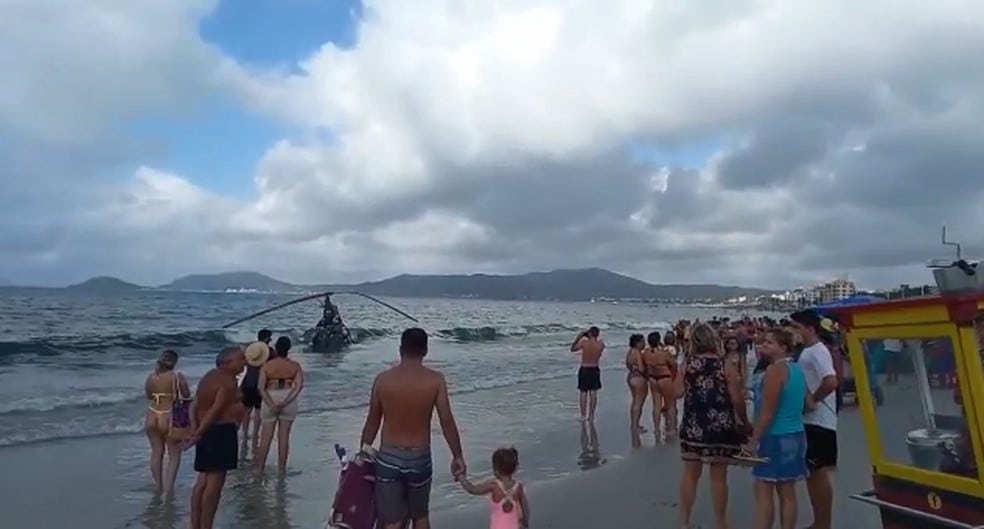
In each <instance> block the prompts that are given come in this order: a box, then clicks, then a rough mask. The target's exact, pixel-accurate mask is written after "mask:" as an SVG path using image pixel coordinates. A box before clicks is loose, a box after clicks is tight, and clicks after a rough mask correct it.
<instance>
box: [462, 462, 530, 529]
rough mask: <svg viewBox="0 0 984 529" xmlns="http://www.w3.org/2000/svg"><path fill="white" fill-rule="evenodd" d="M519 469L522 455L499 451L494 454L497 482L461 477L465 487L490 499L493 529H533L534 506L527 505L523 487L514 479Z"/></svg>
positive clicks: (490, 526) (472, 492)
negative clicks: (476, 481)
mask: <svg viewBox="0 0 984 529" xmlns="http://www.w3.org/2000/svg"><path fill="white" fill-rule="evenodd" d="M518 469H519V452H517V451H516V449H515V448H511V447H510V448H499V449H497V450H496V451H495V452H492V473H493V474H495V479H490V480H487V481H483V482H481V483H472V482H470V481H468V478H467V477H465V476H461V477H460V478H459V481H460V482H461V486H462V487H463V488H464V489H465V491H467V492H468V493H470V494H474V495H476V496H488V497H489V508H490V510H491V516H490V518H489V528H490V529H521V528H526V527H529V524H530V506H529V504H528V503H527V502H526V494H525V492H524V491H523V484H522V483H520V482H518V481H516V480H515V479H513V475H515V474H516V470H518Z"/></svg>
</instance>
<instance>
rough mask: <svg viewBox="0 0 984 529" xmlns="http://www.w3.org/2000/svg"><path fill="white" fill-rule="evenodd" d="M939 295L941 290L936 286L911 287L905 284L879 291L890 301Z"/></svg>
mask: <svg viewBox="0 0 984 529" xmlns="http://www.w3.org/2000/svg"><path fill="white" fill-rule="evenodd" d="M938 293H939V289H938V288H936V285H918V286H910V285H908V284H904V283H903V284H901V285H899V286H898V287H896V288H893V289H889V290H882V291H879V294H881V295H883V296H885V297H886V298H888V299H907V298H918V297H922V296H935V295H936V294H938Z"/></svg>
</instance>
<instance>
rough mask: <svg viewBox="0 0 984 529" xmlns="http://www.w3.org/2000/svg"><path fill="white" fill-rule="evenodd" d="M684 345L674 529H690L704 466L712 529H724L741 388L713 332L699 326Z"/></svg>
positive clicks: (738, 438)
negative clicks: (680, 463) (707, 474)
mask: <svg viewBox="0 0 984 529" xmlns="http://www.w3.org/2000/svg"><path fill="white" fill-rule="evenodd" d="M690 341H691V351H690V354H689V355H687V359H686V360H685V362H684V364H683V366H682V368H683V370H684V375H683V376H684V393H683V421H682V423H681V425H680V452H681V455H682V457H683V474H682V476H681V478H680V527H681V528H688V527H691V525H690V515H691V513H692V512H693V508H694V501H695V500H696V497H697V484H698V482H699V481H700V476H701V473H702V472H703V469H704V465H707V466H709V467H710V468H709V470H710V478H711V503H712V505H713V509H714V524H715V529H729V528H730V525H729V524H728V520H727V508H728V465H729V464H731V463H733V462H734V457H735V456H736V455H738V454H739V453H740V452H741V446H742V443H743V442H744V441H745V437H746V435H745V434H746V432H747V429H748V418H747V417H746V412H745V392H744V386H743V383H742V379H741V375H740V373H739V371H738V367H737V366H736V365H735V364H734V363H733V362H727V361H725V359H724V357H723V356H722V354H721V350H720V348H719V345H718V341H717V336H716V335H715V332H714V329H712V328H711V327H710V326H708V325H706V324H699V325H697V326H696V327H694V328H693V330H692V331H691V338H690Z"/></svg>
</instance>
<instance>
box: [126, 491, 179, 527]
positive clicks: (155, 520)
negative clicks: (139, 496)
mask: <svg viewBox="0 0 984 529" xmlns="http://www.w3.org/2000/svg"><path fill="white" fill-rule="evenodd" d="M178 521H179V519H178V508H177V505H176V504H175V499H174V497H173V496H169V497H166V498H161V497H160V496H156V495H155V496H154V497H153V498H151V500H150V503H148V504H147V507H145V508H144V510H143V512H142V513H140V526H141V527H145V528H147V529H176V528H177V527H178V526H179V525H178ZM129 526H130V524H127V527H129Z"/></svg>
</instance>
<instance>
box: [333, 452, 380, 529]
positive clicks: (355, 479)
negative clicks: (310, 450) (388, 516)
mask: <svg viewBox="0 0 984 529" xmlns="http://www.w3.org/2000/svg"><path fill="white" fill-rule="evenodd" d="M375 481H376V463H375V462H374V461H373V460H372V459H370V458H369V457H366V456H365V455H363V454H359V455H357V456H355V458H354V459H353V460H352V461H350V462H347V463H344V466H343V467H342V474H341V477H339V480H338V492H336V493H335V501H334V502H332V506H331V516H330V517H329V518H328V524H327V527H329V528H338V529H374V528H375V527H376V502H375V495H374V490H373V487H374V486H375Z"/></svg>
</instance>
